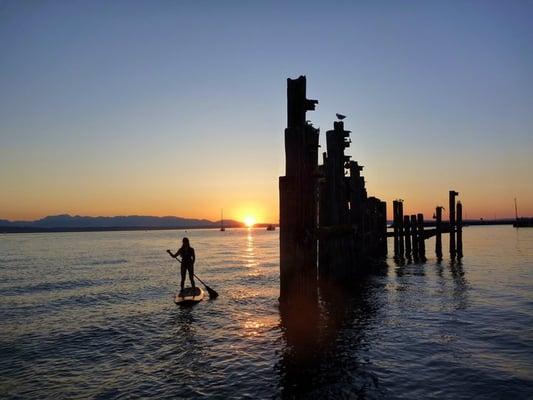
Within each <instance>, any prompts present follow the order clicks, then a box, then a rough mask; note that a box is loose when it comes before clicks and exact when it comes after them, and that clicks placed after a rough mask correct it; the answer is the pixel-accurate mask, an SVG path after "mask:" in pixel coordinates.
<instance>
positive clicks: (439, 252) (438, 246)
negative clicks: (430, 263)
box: [435, 206, 442, 260]
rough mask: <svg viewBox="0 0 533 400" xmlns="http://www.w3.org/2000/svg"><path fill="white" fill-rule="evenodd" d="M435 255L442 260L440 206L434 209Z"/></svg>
mask: <svg viewBox="0 0 533 400" xmlns="http://www.w3.org/2000/svg"><path fill="white" fill-rule="evenodd" d="M435 219H436V221H435V255H436V256H437V259H438V260H442V207H441V206H438V207H437V208H436V209H435Z"/></svg>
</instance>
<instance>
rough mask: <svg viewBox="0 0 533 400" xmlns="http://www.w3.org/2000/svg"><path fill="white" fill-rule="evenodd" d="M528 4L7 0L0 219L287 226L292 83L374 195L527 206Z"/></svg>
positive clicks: (489, 213)
mask: <svg viewBox="0 0 533 400" xmlns="http://www.w3.org/2000/svg"><path fill="white" fill-rule="evenodd" d="M531 21H533V2H528V1H508V0H506V1H498V2H493V1H443V2H440V3H439V2H436V1H429V2H428V1H419V2H417V1H407V2H395V1H384V2H379V1H378V2H374V1H338V2H333V1H332V2H312V1H305V2H303V1H302V2H290V4H286V3H285V2H253V1H251V2H245V1H113V2H108V1H39V2H37V1H18V0H17V1H0V193H1V196H0V219H2V218H3V219H36V218H40V217H43V216H45V215H51V214H62V213H70V214H81V215H91V216H97V215H104V216H111V215H129V214H142V215H158V216H163V215H176V216H183V217H196V218H209V219H213V220H214V219H219V218H220V209H221V208H224V216H225V217H226V218H233V219H240V220H242V219H243V218H244V217H246V216H250V215H252V216H255V217H256V219H257V220H258V221H265V222H267V221H272V222H277V221H278V176H280V175H284V146H283V130H284V128H285V124H286V98H285V96H286V78H288V77H292V78H296V77H298V76H299V75H306V76H307V81H308V97H309V98H313V99H318V100H319V102H320V103H319V105H318V107H317V110H316V111H314V112H310V113H308V119H310V120H311V121H313V124H314V125H315V126H317V127H320V128H321V143H322V144H323V149H325V146H324V144H325V140H324V139H325V137H324V136H325V132H326V130H328V129H331V127H332V123H333V120H334V119H335V113H336V112H340V113H342V114H345V115H347V116H348V118H347V119H346V121H345V125H346V128H347V129H349V130H351V131H352V140H353V143H352V147H351V148H350V149H349V151H348V153H349V154H350V155H352V156H353V158H354V159H356V160H358V161H360V163H361V164H363V165H364V166H365V169H364V171H363V173H364V175H365V177H366V179H367V188H368V191H369V194H370V195H375V196H377V197H380V198H382V199H383V200H386V201H387V202H388V203H389V217H390V206H391V204H392V200H393V199H395V198H402V199H404V200H405V209H406V210H405V211H406V212H407V213H410V212H424V213H425V214H426V215H428V216H430V215H431V214H432V212H433V209H434V207H435V205H437V204H442V205H444V206H446V202H447V193H448V190H449V189H455V190H457V191H458V192H459V193H460V196H459V198H460V199H461V200H462V201H463V204H464V208H465V211H466V218H479V217H484V218H494V217H497V218H499V217H508V216H513V215H514V205H513V198H514V197H517V198H518V202H519V211H520V213H521V214H523V215H533V72H532V71H533V23H531Z"/></svg>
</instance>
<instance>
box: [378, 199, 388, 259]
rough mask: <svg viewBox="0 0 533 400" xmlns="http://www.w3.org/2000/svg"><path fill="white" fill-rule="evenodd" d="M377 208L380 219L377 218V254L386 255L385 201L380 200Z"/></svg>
mask: <svg viewBox="0 0 533 400" xmlns="http://www.w3.org/2000/svg"><path fill="white" fill-rule="evenodd" d="M379 210H380V214H379V217H380V220H379V230H380V240H379V243H380V245H379V247H380V248H379V255H380V256H383V257H384V256H386V255H387V203H386V202H384V201H381V202H380V203H379Z"/></svg>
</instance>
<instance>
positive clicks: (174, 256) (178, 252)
mask: <svg viewBox="0 0 533 400" xmlns="http://www.w3.org/2000/svg"><path fill="white" fill-rule="evenodd" d="M180 250H181V249H179V250H178V251H176V254H172V252H171V251H170V250H167V253H168V254H170V256H171V257H173V258H177V257H178V255H179V254H180Z"/></svg>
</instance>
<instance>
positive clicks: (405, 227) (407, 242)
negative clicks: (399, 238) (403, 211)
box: [403, 215, 411, 259]
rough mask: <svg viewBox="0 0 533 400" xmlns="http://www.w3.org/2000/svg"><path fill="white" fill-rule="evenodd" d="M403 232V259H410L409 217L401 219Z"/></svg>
mask: <svg viewBox="0 0 533 400" xmlns="http://www.w3.org/2000/svg"><path fill="white" fill-rule="evenodd" d="M403 231H404V235H405V257H406V258H408V259H411V221H410V218H409V215H404V217H403Z"/></svg>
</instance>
